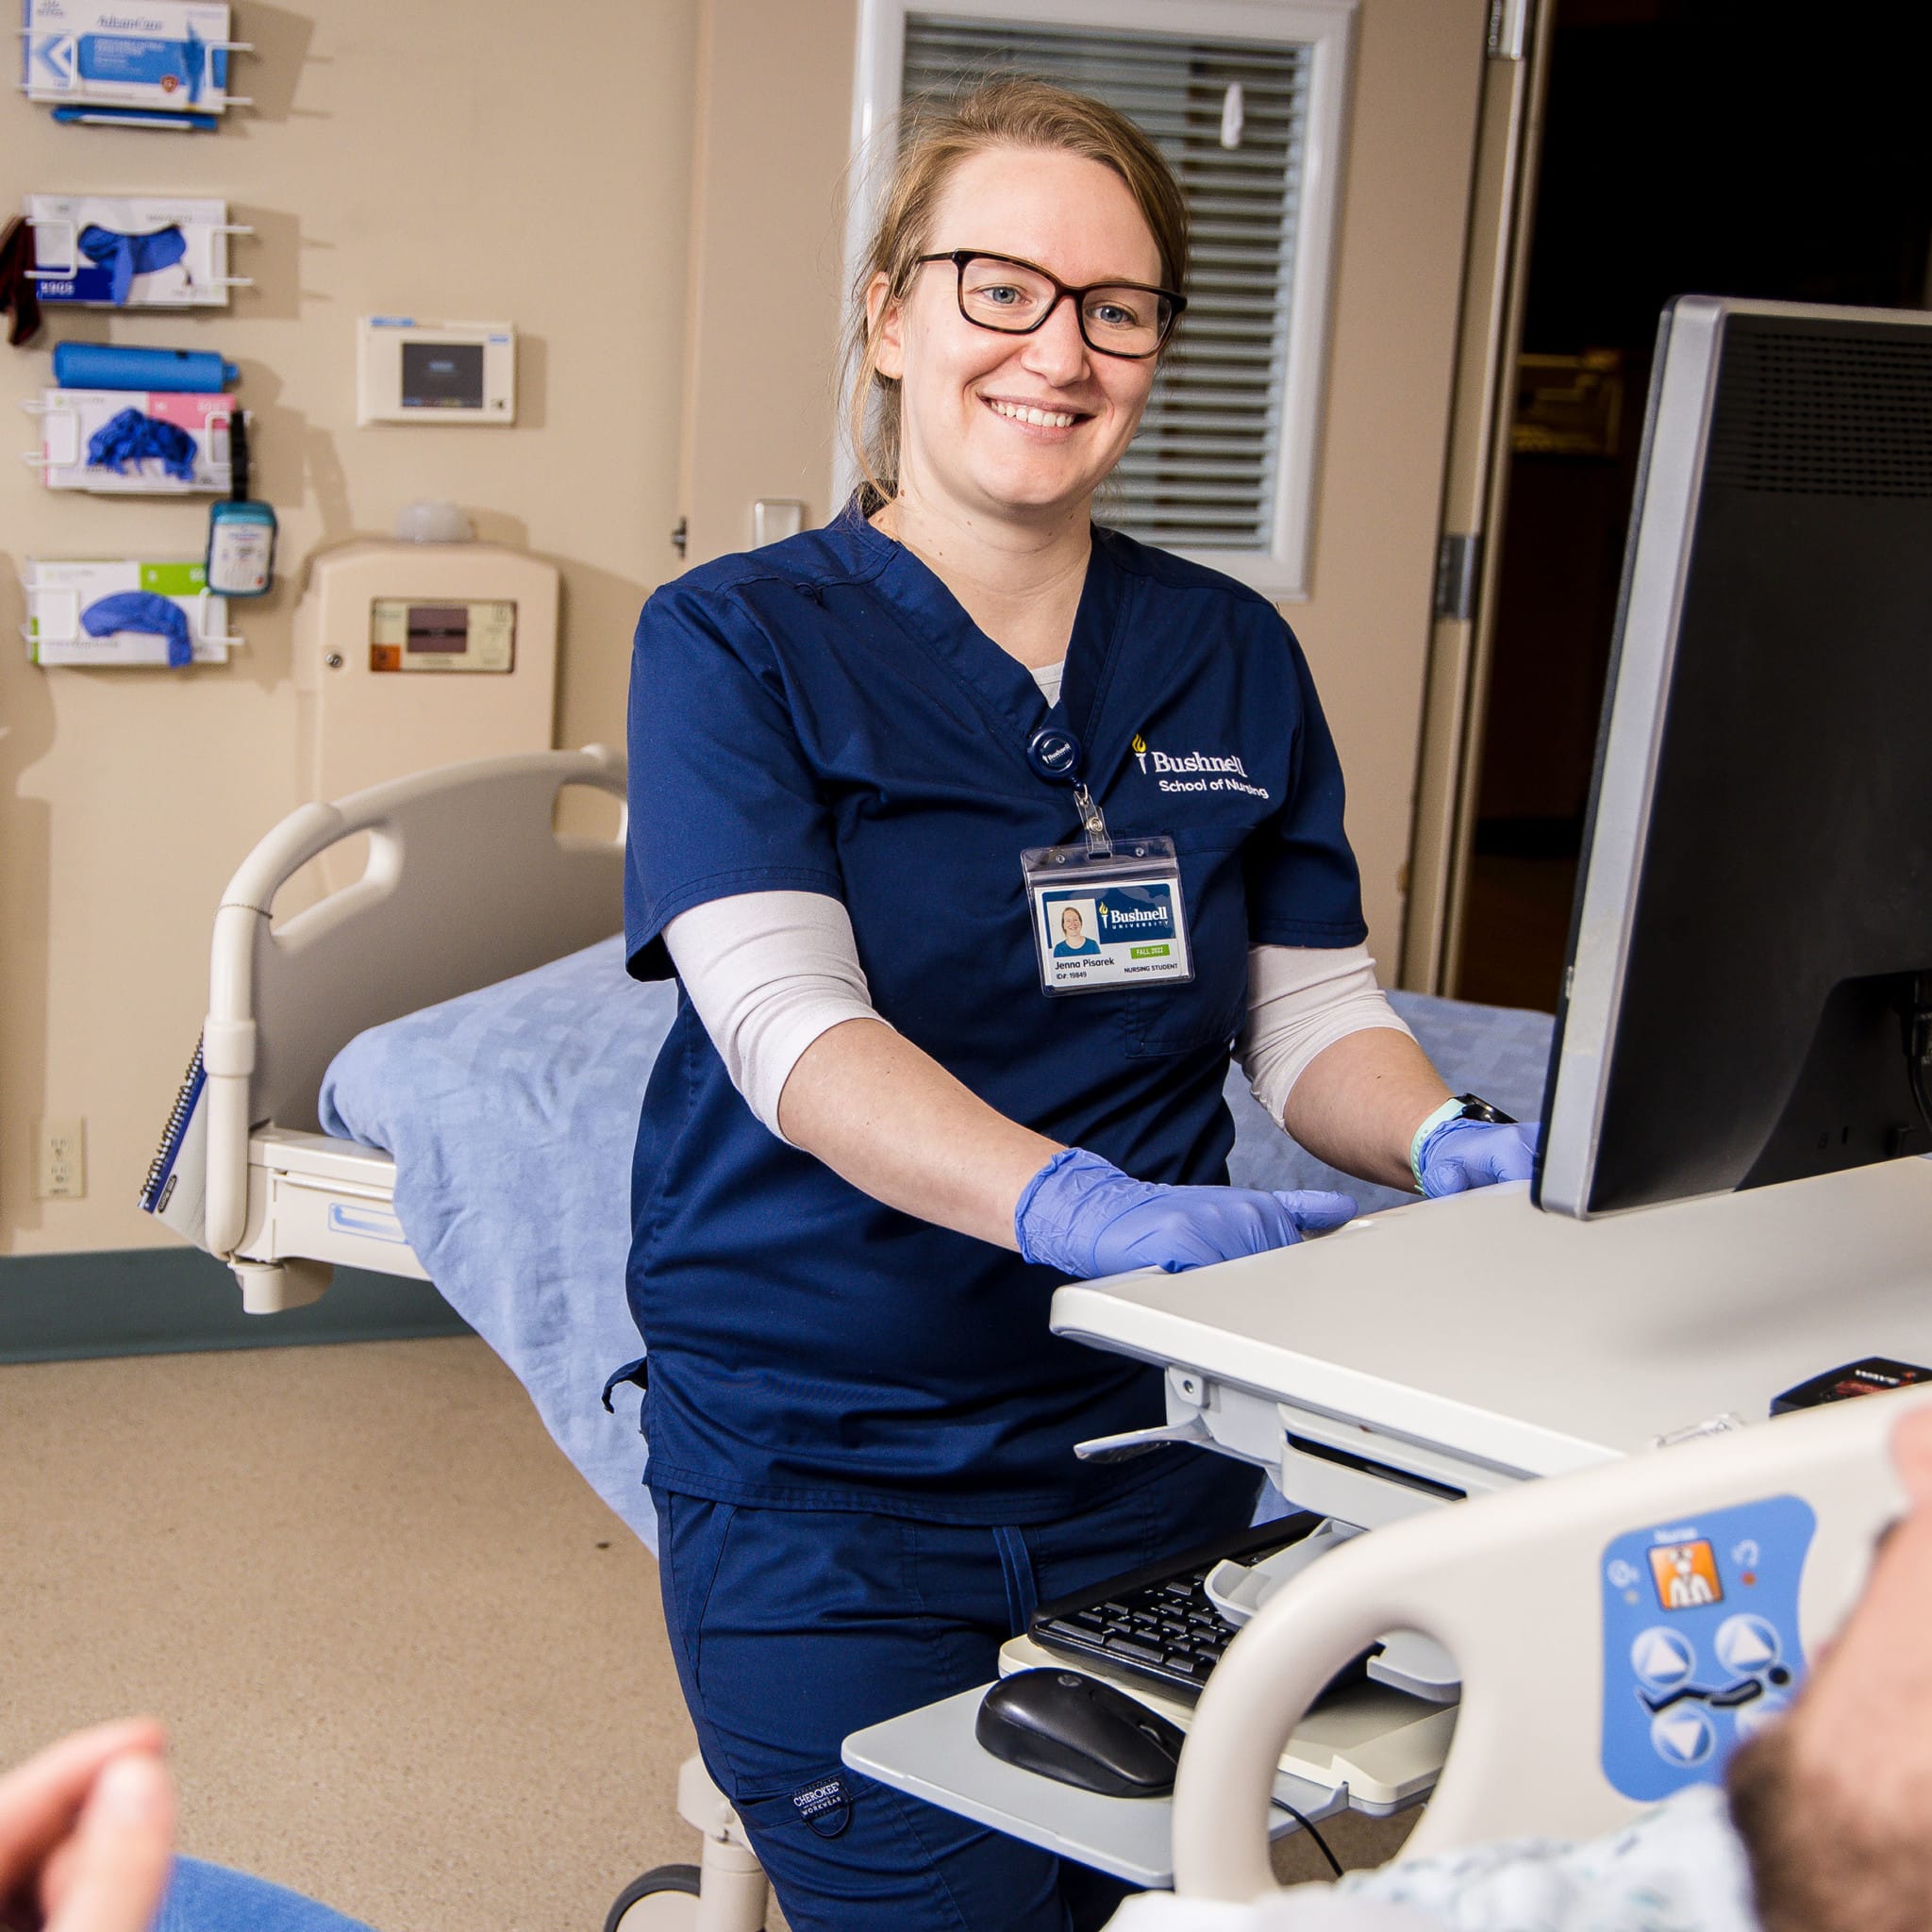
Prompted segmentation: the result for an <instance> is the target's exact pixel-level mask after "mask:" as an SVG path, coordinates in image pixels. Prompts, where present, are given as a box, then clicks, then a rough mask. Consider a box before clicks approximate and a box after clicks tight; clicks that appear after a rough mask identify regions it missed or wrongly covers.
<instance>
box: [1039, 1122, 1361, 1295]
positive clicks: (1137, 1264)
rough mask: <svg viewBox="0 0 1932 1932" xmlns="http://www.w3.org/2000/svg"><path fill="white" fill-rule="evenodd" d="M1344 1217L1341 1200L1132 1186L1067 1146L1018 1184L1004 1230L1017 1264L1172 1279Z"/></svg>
mask: <svg viewBox="0 0 1932 1932" xmlns="http://www.w3.org/2000/svg"><path fill="white" fill-rule="evenodd" d="M1354 1213H1355V1203H1354V1202H1353V1201H1351V1200H1350V1199H1349V1197H1348V1196H1347V1195H1346V1194H1325V1193H1319V1192H1315V1193H1300V1194H1288V1193H1278V1192H1272V1191H1264V1190H1261V1189H1257V1188H1176V1187H1163V1186H1161V1185H1159V1184H1158V1183H1157V1182H1154V1181H1137V1180H1135V1179H1134V1178H1133V1177H1132V1176H1131V1175H1129V1174H1123V1173H1122V1172H1121V1171H1120V1169H1119V1168H1117V1167H1115V1166H1114V1165H1113V1163H1112V1162H1111V1161H1108V1160H1103V1159H1101V1158H1100V1156H1099V1155H1097V1154H1089V1153H1088V1152H1087V1150H1086V1149H1085V1148H1084V1147H1068V1148H1064V1149H1063V1150H1062V1151H1061V1152H1059V1153H1058V1154H1056V1155H1055V1156H1054V1158H1052V1159H1051V1160H1049V1161H1048V1162H1047V1163H1046V1165H1045V1166H1044V1167H1042V1168H1041V1170H1040V1172H1039V1173H1038V1174H1035V1175H1034V1176H1033V1178H1032V1179H1031V1180H1030V1181H1028V1182H1027V1183H1026V1186H1025V1188H1024V1191H1022V1193H1021V1195H1020V1204H1019V1206H1018V1207H1017V1208H1014V1209H1013V1232H1014V1233H1015V1234H1016V1235H1017V1236H1018V1237H1019V1241H1020V1253H1021V1254H1022V1255H1023V1256H1024V1257H1025V1258H1026V1259H1027V1260H1029V1261H1037V1262H1040V1263H1041V1264H1042V1265H1043V1266H1045V1267H1049V1268H1058V1270H1059V1271H1060V1273H1061V1274H1072V1275H1077V1276H1079V1277H1080V1278H1082V1279H1083V1280H1084V1279H1088V1278H1091V1276H1093V1275H1096V1274H1125V1273H1126V1272H1127V1271H1128V1270H1129V1269H1130V1268H1162V1269H1165V1270H1166V1271H1167V1273H1168V1274H1180V1273H1181V1271H1182V1270H1183V1269H1187V1268H1205V1267H1206V1266H1207V1265H1208V1263H1209V1262H1210V1261H1231V1260H1233V1259H1234V1258H1235V1257H1237V1256H1238V1255H1260V1254H1265V1253H1266V1252H1267V1251H1268V1250H1269V1249H1270V1248H1285V1247H1287V1246H1288V1245H1289V1244H1290V1243H1291V1242H1292V1241H1300V1240H1301V1238H1302V1236H1303V1235H1304V1234H1307V1233H1315V1234H1320V1233H1322V1232H1324V1231H1325V1230H1326V1229H1328V1228H1331V1227H1340V1226H1341V1224H1342V1223H1343V1222H1344V1221H1347V1220H1348V1219H1350V1217H1351V1216H1353V1214H1354Z"/></svg>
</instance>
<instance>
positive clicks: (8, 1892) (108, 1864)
mask: <svg viewBox="0 0 1932 1932" xmlns="http://www.w3.org/2000/svg"><path fill="white" fill-rule="evenodd" d="M166 1741H167V1740H165V1738H164V1737H163V1736H162V1733H161V1728H160V1726H159V1725H158V1724H154V1723H153V1722H151V1721H150V1720H148V1719H146V1718H130V1719H125V1720H123V1721H122V1722H121V1723H118V1724H96V1725H95V1726H94V1727H93V1729H92V1730H87V1731H77V1732H75V1735H74V1736H72V1737H70V1738H63V1739H62V1740H60V1741H59V1742H58V1744H52V1745H49V1746H48V1748H47V1749H46V1750H44V1751H42V1753H41V1754H40V1755H39V1756H38V1757H30V1758H29V1759H28V1760H27V1761H26V1762H25V1764H23V1765H20V1766H18V1767H17V1768H16V1769H15V1770H13V1771H10V1772H8V1773H7V1774H6V1775H5V1776H4V1777H0V1923H4V1924H6V1925H8V1926H9V1927H41V1928H44V1932H147V1927H148V1924H149V1923H150V1922H151V1921H152V1919H153V1918H154V1915H155V1908H156V1907H157V1906H158V1905H159V1903H160V1899H161V1893H162V1891H163V1890H164V1889H165V1887H166V1885H167V1882H168V1873H169V1869H170V1862H171V1859H172V1857H173V1844H174V1837H175V1793H174V1788H173V1786H172V1785H171V1784H170V1783H169V1780H168V1773H167V1770H166V1767H165V1766H164V1765H163V1764H162V1762H161V1753H162V1752H163V1750H164V1749H165V1748H166Z"/></svg>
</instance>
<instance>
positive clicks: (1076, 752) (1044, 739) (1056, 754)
mask: <svg viewBox="0 0 1932 1932" xmlns="http://www.w3.org/2000/svg"><path fill="white" fill-rule="evenodd" d="M1026 762H1027V763H1028V764H1029V765H1031V766H1032V767H1033V769H1034V770H1035V771H1036V772H1038V773H1039V774H1040V775H1041V777H1042V778H1075V777H1078V776H1079V774H1080V741H1079V740H1078V739H1077V738H1075V737H1074V734H1073V733H1072V732H1071V731H1067V730H1064V729H1063V728H1062V727H1061V726H1059V725H1058V724H1042V725H1041V727H1040V729H1039V730H1038V731H1036V732H1035V733H1034V734H1033V736H1032V737H1031V738H1029V739H1028V740H1027V741H1026Z"/></svg>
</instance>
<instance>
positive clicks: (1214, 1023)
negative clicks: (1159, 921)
mask: <svg viewBox="0 0 1932 1932" xmlns="http://www.w3.org/2000/svg"><path fill="white" fill-rule="evenodd" d="M1174 853H1175V856H1176V857H1177V858H1179V859H1180V863H1181V891H1182V894H1183V896H1184V898H1185V900H1186V903H1187V910H1188V922H1189V926H1190V929H1191V937H1192V942H1193V959H1194V977H1193V978H1192V980H1191V981H1190V982H1189V983H1188V984H1186V985H1185V986H1175V987H1161V988H1153V987H1150V988H1148V989H1146V990H1145V991H1134V992H1130V993H1124V994H1122V995H1120V1013H1121V1025H1122V1028H1123V1030H1124V1034H1125V1038H1126V1046H1127V1054H1128V1056H1129V1058H1135V1059H1143V1058H1151V1057H1156V1056H1164V1055H1167V1054H1182V1053H1199V1052H1202V1051H1204V1050H1205V1049H1207V1048H1209V1047H1226V1046H1227V1045H1229V1044H1230V1043H1231V1042H1232V1041H1233V1040H1234V1037H1235V1035H1236V1034H1237V1033H1239V1032H1240V1031H1241V1020H1242V1017H1243V1015H1244V1014H1245V1012H1246V1008H1247V992H1248V908H1247V893H1246V889H1245V886H1244V884H1243V882H1242V876H1241V840H1240V837H1239V835H1238V834H1236V833H1234V832H1233V831H1231V830H1229V831H1223V830H1221V829H1220V828H1215V829H1213V830H1207V829H1201V828H1196V829H1192V830H1184V831H1177V832H1175V833H1174Z"/></svg>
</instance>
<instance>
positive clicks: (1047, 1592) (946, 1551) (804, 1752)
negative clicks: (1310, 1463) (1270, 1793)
mask: <svg viewBox="0 0 1932 1932" xmlns="http://www.w3.org/2000/svg"><path fill="white" fill-rule="evenodd" d="M1160 1462H1161V1467H1160V1468H1159V1470H1158V1473H1157V1474H1155V1475H1154V1476H1153V1477H1152V1479H1151V1480H1149V1481H1146V1482H1143V1483H1141V1484H1139V1485H1137V1486H1136V1487H1135V1488H1133V1489H1131V1490H1129V1491H1126V1492H1125V1493H1124V1494H1123V1495H1121V1496H1119V1497H1118V1498H1116V1499H1115V1500H1114V1501H1112V1502H1111V1503H1109V1504H1108V1505H1106V1506H1105V1507H1101V1508H1097V1509H1092V1510H1090V1511H1088V1512H1087V1513H1086V1514H1084V1515H1082V1516H1080V1517H1079V1518H1077V1519H1076V1520H1074V1521H1071V1522H1063V1523H1054V1524H1044V1525H1034V1524H1029V1525H1027V1526H1026V1527H1024V1528H986V1527H967V1526H961V1525H958V1524H934V1523H922V1522H914V1521H911V1520H909V1519H907V1518H903V1517H893V1516H882V1515H871V1514H867V1513H864V1512H861V1511H857V1510H838V1509H771V1508H764V1507H752V1506H743V1505H738V1504H732V1503H714V1502H708V1501H706V1500H704V1499H702V1498H700V1497H696V1496H687V1495H679V1494H676V1493H673V1492H668V1491H661V1490H658V1489H656V1488H655V1487H654V1488H653V1490H652V1500H653V1502H654V1503H655V1504H656V1505H657V1508H658V1526H659V1539H658V1545H659V1546H658V1563H659V1574H660V1578H661V1581H662V1585H663V1591H664V1613H665V1618H666V1621H667V1623H668V1624H669V1626H670V1632H671V1642H672V1649H673V1652H674V1654H675V1657H676V1660H677V1671H678V1676H679V1678H680V1679H681V1681H682V1683H683V1686H684V1696H685V1702H686V1703H687V1704H688V1705H689V1706H690V1707H691V1718H692V1721H693V1722H694V1723H695V1724H696V1726H697V1733H698V1745H699V1748H700V1750H701V1751H702V1752H703V1754H704V1759H705V1765H706V1768H707V1769H708V1771H709V1772H710V1774H711V1776H712V1778H713V1779H714V1780H715V1781H716V1783H717V1784H718V1786H719V1788H720V1789H721V1790H724V1792H725V1793H726V1795H727V1796H729V1798H730V1799H731V1802H732V1803H733V1805H735V1806H736V1807H737V1809H738V1815H739V1817H740V1818H741V1820H742V1821H743V1824H744V1826H745V1830H746V1831H747V1833H748V1834H749V1835H750V1838H751V1841H752V1843H753V1845H754V1846H755V1847H756V1848H757V1851H758V1857H759V1858H760V1860H761V1861H762V1862H763V1864H764V1868H765V1870H766V1872H767V1873H768V1874H770V1877H771V1880H772V1883H773V1885H774V1888H775V1889H776V1890H777V1894H778V1899H779V1902H780V1904H781V1905H782V1906H783V1907H784V1908H785V1917H786V1919H787V1921H788V1922H789V1923H790V1924H791V1927H792V1932H888V1928H890V1932H1088V1928H1090V1927H1096V1926H1099V1925H1102V1924H1105V1923H1106V1922H1107V1920H1108V1918H1109V1917H1110V1916H1111V1915H1112V1912H1113V1910H1114V1908H1115V1907H1116V1906H1117V1905H1118V1904H1119V1902H1120V1900H1121V1899H1122V1898H1123V1897H1124V1894H1125V1888H1124V1887H1123V1886H1122V1885H1120V1884H1119V1883H1117V1882H1116V1881H1115V1880H1113V1879H1110V1878H1107V1877H1105V1876H1103V1875H1102V1874H1099V1873H1097V1872H1093V1871H1091V1870H1088V1869H1087V1868H1085V1867H1082V1866H1077V1865H1074V1864H1072V1863H1071V1862H1067V1863H1063V1862H1062V1861H1061V1860H1060V1859H1058V1858H1057V1857H1054V1856H1053V1855H1052V1854H1051V1853H1047V1852H1042V1851H1039V1850H1037V1849H1035V1848H1034V1847H1033V1846H1031V1845H1025V1844H1022V1843H1020V1842H1019V1841H1018V1840H1015V1839H1009V1838H1007V1837H1005V1836H1003V1835H1002V1834H1000V1833H997V1832H993V1831H990V1830H988V1829H987V1828H986V1827H985V1826H983V1825H979V1824H973V1823H971V1822H970V1821H969V1820H967V1819H964V1818H960V1817H958V1815H956V1814H955V1813H953V1812H950V1811H943V1810H941V1809H940V1808H938V1807H936V1806H932V1805H927V1804H925V1803H924V1802H923V1801H921V1800H919V1799H917V1798H911V1797H908V1796H906V1795H905V1794H904V1793H903V1792H899V1791H894V1790H890V1789H889V1788H887V1787H886V1786H884V1785H880V1784H876V1783H874V1781H873V1780H871V1779H869V1778H865V1777H862V1776H860V1775H859V1774H858V1773H856V1772H851V1771H847V1770H846V1769H845V1767H844V1766H843V1765H842V1764H841V1761H840V1757H839V1747H840V1745H841V1742H842V1741H843V1740H844V1739H845V1737H846V1736H847V1735H848V1734H849V1733H850V1732H853V1731H856V1730H860V1729H862V1728H864V1726H866V1725H867V1724H877V1723H879V1722H881V1721H882V1720H884V1719H886V1718H890V1717H896V1716H898V1715H899V1714H900V1713H901V1712H903V1711H908V1710H910V1709H912V1708H914V1707H916V1706H918V1705H922V1704H931V1703H933V1702H935V1701H936V1700H938V1699H939V1698H941V1697H948V1696H951V1695H952V1694H953V1693H954V1692H955V1691H964V1690H969V1689H971V1688H972V1687H973V1686H974V1685H975V1684H984V1683H987V1682H989V1681H990V1680H991V1678H992V1677H994V1676H995V1675H997V1674H998V1663H997V1653H998V1651H999V1647H1000V1645H1001V1644H1002V1643H1003V1642H1005V1641H1006V1640H1007V1639H1008V1638H1009V1637H1012V1636H1016V1635H1017V1634H1018V1633H1019V1632H1021V1631H1022V1630H1024V1628H1025V1627H1026V1624H1027V1622H1028V1620H1029V1619H1030V1618H1031V1616H1032V1614H1033V1611H1034V1608H1035V1607H1036V1605H1038V1604H1039V1603H1041V1602H1048V1601H1051V1600H1052V1599H1053V1598H1055V1597H1058V1596H1063V1595H1066V1594H1069V1593H1070V1592H1072V1591H1078V1590H1084V1589H1086V1588H1088V1587H1089V1586H1091V1585H1092V1584H1096V1583H1101V1582H1104V1581H1105V1580H1106V1579H1107V1578H1108V1577H1109V1576H1117V1575H1120V1574H1124V1573H1125V1572H1127V1571H1129V1570H1135V1569H1139V1568H1140V1567H1141V1566H1142V1565H1143V1564H1147V1563H1153V1562H1157V1561H1159V1560H1160V1559H1161V1558H1163V1557H1168V1556H1173V1555H1177V1554H1179V1552H1181V1551H1182V1550H1184V1549H1187V1548H1189V1547H1190V1546H1191V1545H1192V1544H1195V1543H1199V1542H1205V1541H1208V1540H1209V1539H1211V1538H1214V1537H1218V1536H1223V1535H1228V1534H1232V1533H1233V1532H1235V1531H1237V1530H1239V1529H1241V1527H1242V1526H1244V1525H1245V1524H1247V1523H1248V1521H1249V1519H1250V1517H1251V1516H1252V1515H1253V1513H1254V1507H1255V1498H1256V1495H1257V1491H1258V1490H1259V1487H1260V1476H1259V1475H1258V1474H1257V1473H1256V1472H1255V1471H1254V1470H1251V1469H1247V1468H1244V1467H1243V1466H1241V1464H1239V1463H1235V1462H1231V1461H1229V1460H1227V1459H1226V1458H1225V1457H1219V1456H1214V1455H1210V1454H1208V1453H1206V1452H1203V1451H1199V1450H1190V1449H1174V1450H1168V1451H1163V1452H1161V1454H1160Z"/></svg>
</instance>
